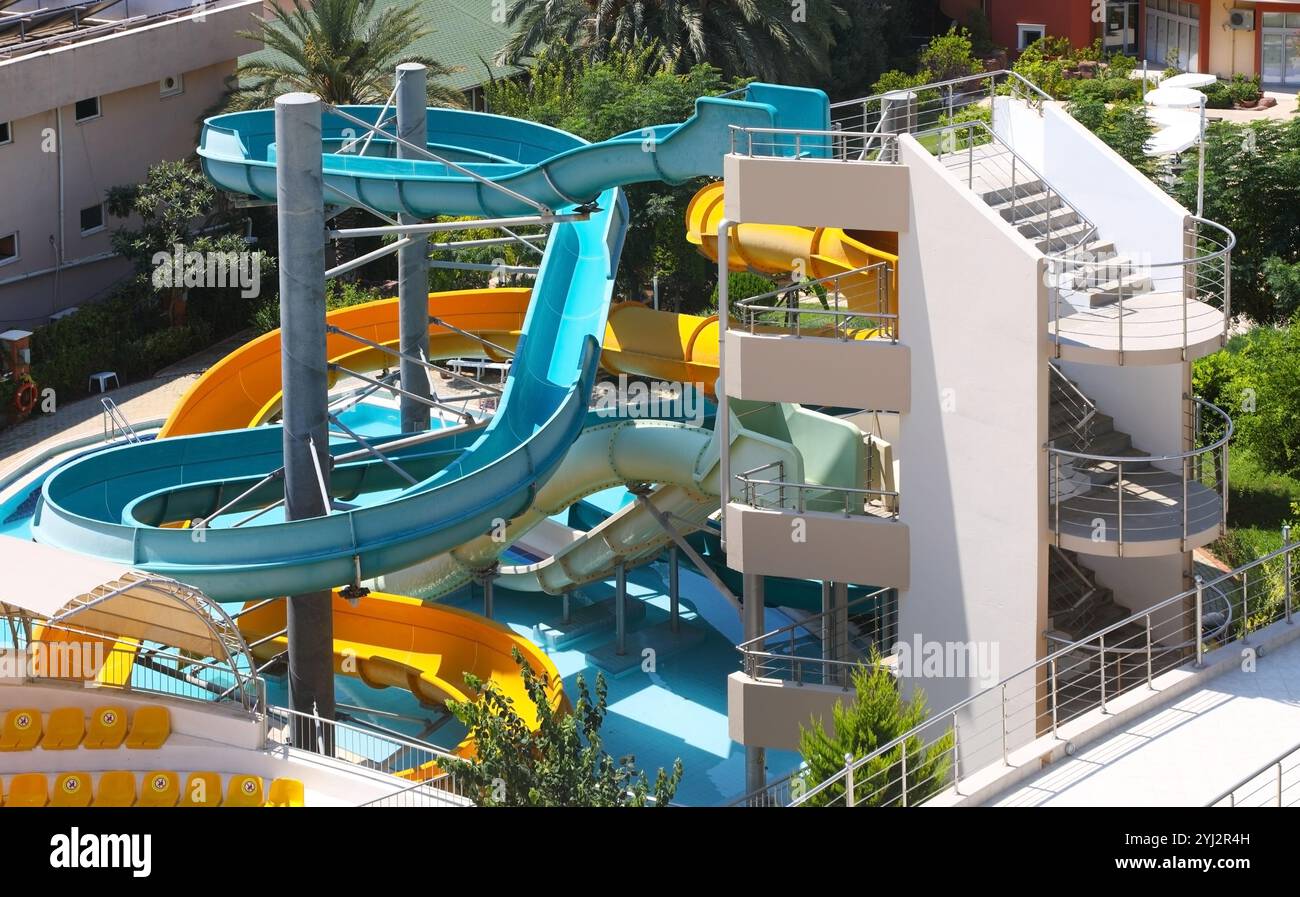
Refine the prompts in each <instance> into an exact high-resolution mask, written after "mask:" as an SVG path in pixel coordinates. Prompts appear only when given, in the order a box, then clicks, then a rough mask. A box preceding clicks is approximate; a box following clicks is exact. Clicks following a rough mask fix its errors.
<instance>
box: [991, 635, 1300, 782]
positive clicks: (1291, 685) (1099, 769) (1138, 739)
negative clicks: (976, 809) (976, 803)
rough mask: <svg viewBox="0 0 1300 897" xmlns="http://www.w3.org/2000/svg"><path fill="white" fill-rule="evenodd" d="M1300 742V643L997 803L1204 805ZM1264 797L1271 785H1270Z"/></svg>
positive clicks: (1149, 717) (1056, 766)
mask: <svg viewBox="0 0 1300 897" xmlns="http://www.w3.org/2000/svg"><path fill="white" fill-rule="evenodd" d="M1297 742H1300V641H1293V642H1291V643H1290V644H1288V645H1285V646H1283V647H1281V648H1278V649H1276V650H1274V651H1270V652H1269V653H1268V654H1267V655H1266V656H1263V657H1260V658H1258V660H1257V665H1256V669H1255V671H1254V672H1245V671H1243V670H1234V671H1233V672H1230V673H1225V674H1223V675H1221V676H1218V677H1216V678H1214V679H1211V680H1210V681H1209V682H1207V683H1206V685H1205V687H1204V688H1201V689H1199V690H1197V691H1194V692H1191V693H1190V694H1188V695H1186V696H1184V697H1183V698H1180V699H1179V700H1177V701H1175V702H1174V703H1172V704H1170V705H1168V706H1165V707H1161V708H1159V709H1157V710H1153V711H1152V712H1151V713H1148V714H1146V715H1145V716H1142V717H1140V718H1138V719H1137V720H1135V721H1134V722H1132V723H1131V724H1129V725H1127V726H1124V727H1123V728H1122V729H1120V730H1119V731H1117V732H1116V733H1115V734H1113V735H1110V736H1108V737H1106V738H1104V739H1102V740H1101V741H1098V742H1095V743H1093V744H1092V745H1090V746H1088V747H1087V748H1085V749H1083V750H1082V751H1081V752H1080V753H1079V754H1077V755H1075V756H1073V757H1067V758H1065V759H1063V760H1059V761H1057V762H1056V763H1053V764H1052V765H1051V766H1050V767H1048V768H1047V769H1045V770H1044V771H1043V772H1041V773H1039V774H1038V775H1037V776H1034V777H1033V778H1031V779H1029V780H1028V781H1027V782H1025V783H1024V784H1022V785H1019V786H1017V787H1015V788H1014V789H1012V790H1011V791H1008V792H1006V793H1004V794H1002V795H1001V796H999V797H998V798H997V799H996V800H994V801H991V803H992V804H993V805H994V806H1002V807H1030V806H1033V807H1037V806H1098V807H1119V806H1203V805H1204V804H1206V803H1207V802H1209V801H1211V800H1213V799H1214V798H1216V797H1218V796H1219V795H1220V794H1221V793H1223V792H1224V791H1225V790H1227V789H1228V788H1231V787H1232V786H1234V785H1235V784H1237V782H1239V781H1241V780H1242V779H1244V778H1245V777H1246V776H1248V775H1250V774H1251V773H1253V772H1254V771H1255V770H1256V769H1259V768H1260V767H1261V766H1263V765H1264V764H1265V763H1268V762H1269V761H1271V760H1272V759H1273V758H1274V757H1276V756H1278V755H1279V754H1281V753H1282V752H1283V751H1285V750H1287V749H1288V748H1290V747H1293V746H1294V745H1295V744H1296V743H1297ZM1262 793H1263V795H1264V797H1268V796H1270V795H1271V792H1262Z"/></svg>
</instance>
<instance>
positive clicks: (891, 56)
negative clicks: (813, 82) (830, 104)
mask: <svg viewBox="0 0 1300 897" xmlns="http://www.w3.org/2000/svg"><path fill="white" fill-rule="evenodd" d="M840 5H841V6H842V7H844V11H845V12H846V13H847V14H848V20H847V21H846V22H844V23H842V24H836V25H833V26H832V37H833V38H834V41H835V49H834V51H833V52H832V53H831V54H830V71H829V72H828V73H827V75H826V76H825V77H824V78H821V79H819V80H818V81H817V86H818V87H821V88H822V89H823V90H825V91H826V92H827V93H828V94H830V97H831V99H832V100H848V99H853V98H855V97H860V96H864V95H865V94H867V93H869V92H870V91H869V85H871V84H873V83H874V82H875V81H876V79H878V78H879V77H880V76H881V75H882V74H884V73H885V72H886V71H888V70H890V69H893V68H898V67H901V66H904V65H907V64H908V63H909V62H910V61H911V57H912V56H913V55H914V50H913V44H912V39H911V35H913V34H915V33H917V32H918V31H919V30H920V23H919V21H918V20H919V18H920V15H921V13H920V11H919V10H918V8H917V7H916V5H914V4H911V3H899V2H898V0H840Z"/></svg>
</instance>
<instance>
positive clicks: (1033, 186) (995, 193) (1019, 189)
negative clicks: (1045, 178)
mask: <svg viewBox="0 0 1300 897" xmlns="http://www.w3.org/2000/svg"><path fill="white" fill-rule="evenodd" d="M1045 192H1047V185H1046V184H1044V183H1043V182H1042V181H1039V180H1033V181H1025V182H1024V183H1023V184H1016V186H1015V188H1014V189H1012V188H1011V187H1001V188H999V189H997V190H986V191H984V192H983V193H981V194H980V199H982V200H984V202H986V203H988V204H989V205H991V206H996V205H1001V204H1002V203H1004V202H1010V201H1011V198H1012V197H1013V196H1014V197H1017V198H1018V197H1028V196H1034V195H1036V194H1038V193H1045Z"/></svg>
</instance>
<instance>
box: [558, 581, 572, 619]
mask: <svg viewBox="0 0 1300 897" xmlns="http://www.w3.org/2000/svg"><path fill="white" fill-rule="evenodd" d="M572 594H573V590H572V589H569V590H567V591H565V592H564V593H563V594H562V595H560V619H561V620H563V621H564V622H565V623H568V622H570V621H572V620H573V609H572V608H571V607H570V606H569V596H570V595H572Z"/></svg>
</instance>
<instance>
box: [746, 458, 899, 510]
mask: <svg viewBox="0 0 1300 897" xmlns="http://www.w3.org/2000/svg"><path fill="white" fill-rule="evenodd" d="M784 469H785V467H784V462H781V461H773V462H771V463H769V464H763V465H760V466H759V467H754V468H752V469H750V470H746V471H745V472H743V473H739V474H736V480H737V482H739V483H740V485H741V489H742V492H741V503H742V504H746V505H748V506H749V507H751V508H756V509H760V510H768V511H794V512H795V513H796V514H803V513H805V512H807V511H821V512H826V513H840V514H843V515H844V516H845V517H862V516H870V517H880V518H885V519H889V520H897V519H898V493H897V492H894V491H891V490H887V489H863V488H855V487H850V486H828V485H825V484H820V483H795V482H789V481H787V480H786V479H785V478H784V476H783V471H784ZM760 474H767V476H760Z"/></svg>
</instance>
